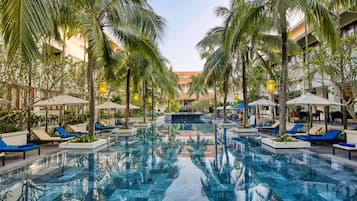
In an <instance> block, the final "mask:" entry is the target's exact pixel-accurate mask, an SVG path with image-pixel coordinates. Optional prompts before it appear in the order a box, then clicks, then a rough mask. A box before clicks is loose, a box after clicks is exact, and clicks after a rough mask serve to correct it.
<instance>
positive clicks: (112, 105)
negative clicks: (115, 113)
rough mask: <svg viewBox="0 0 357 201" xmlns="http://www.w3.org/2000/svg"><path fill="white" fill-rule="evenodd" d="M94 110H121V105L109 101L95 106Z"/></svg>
mask: <svg viewBox="0 0 357 201" xmlns="http://www.w3.org/2000/svg"><path fill="white" fill-rule="evenodd" d="M95 108H96V109H122V105H119V104H117V103H113V102H111V101H107V102H105V103H102V104H100V105H97V106H95Z"/></svg>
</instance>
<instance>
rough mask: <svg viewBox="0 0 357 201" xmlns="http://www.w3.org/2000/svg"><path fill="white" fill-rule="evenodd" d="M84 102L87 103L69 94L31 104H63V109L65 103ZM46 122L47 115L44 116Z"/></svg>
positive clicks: (41, 105) (35, 105) (42, 105)
mask: <svg viewBox="0 0 357 201" xmlns="http://www.w3.org/2000/svg"><path fill="white" fill-rule="evenodd" d="M84 104H88V101H87V100H83V99H80V98H77V97H73V96H69V95H60V96H55V97H53V98H50V99H47V100H42V101H39V102H37V103H35V104H33V106H34V107H50V106H63V109H64V106H65V105H84ZM63 121H64V111H63ZM46 122H47V116H46ZM46 126H47V123H46ZM46 130H47V128H46Z"/></svg>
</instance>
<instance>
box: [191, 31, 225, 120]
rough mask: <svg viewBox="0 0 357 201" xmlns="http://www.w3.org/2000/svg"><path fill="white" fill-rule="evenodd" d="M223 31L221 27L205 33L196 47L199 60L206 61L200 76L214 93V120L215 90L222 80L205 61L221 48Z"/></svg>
mask: <svg viewBox="0 0 357 201" xmlns="http://www.w3.org/2000/svg"><path fill="white" fill-rule="evenodd" d="M223 31H224V29H223V27H214V28H212V29H211V30H210V31H209V32H207V34H206V36H205V37H204V38H203V39H201V41H200V42H199V43H198V44H197V45H196V48H197V49H198V50H199V52H200V55H201V58H202V59H205V60H206V64H205V65H204V69H203V72H202V74H201V76H202V77H204V78H205V84H206V85H207V87H212V88H213V91H214V99H213V110H214V111H213V113H214V118H216V117H217V88H218V86H221V84H222V82H223V80H222V79H221V72H220V71H217V70H212V66H210V63H208V62H207V61H208V59H209V58H210V57H211V55H213V54H214V52H215V49H216V48H217V47H219V46H222V34H223ZM223 113H224V114H225V110H224V111H223ZM223 116H225V115H223Z"/></svg>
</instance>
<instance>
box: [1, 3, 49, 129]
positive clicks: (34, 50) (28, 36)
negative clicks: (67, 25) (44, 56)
mask: <svg viewBox="0 0 357 201" xmlns="http://www.w3.org/2000/svg"><path fill="white" fill-rule="evenodd" d="M53 11H54V7H53V4H52V1H46V0H39V1H30V0H22V1H12V0H3V1H0V12H1V25H0V26H1V31H2V33H3V37H4V42H5V47H6V49H7V52H8V62H12V60H13V59H14V57H15V55H16V54H17V53H19V55H21V59H22V61H23V63H24V64H25V65H26V67H27V74H28V78H27V79H28V91H27V106H28V109H27V110H28V112H27V129H28V132H29V134H30V133H31V106H32V103H33V100H32V96H31V94H32V90H31V89H32V64H33V63H34V62H35V60H36V59H38V58H39V56H40V52H39V49H40V48H39V47H38V42H39V40H40V39H41V37H46V36H48V35H50V33H52V31H53V30H54V29H53V18H52V16H53V14H52V13H53Z"/></svg>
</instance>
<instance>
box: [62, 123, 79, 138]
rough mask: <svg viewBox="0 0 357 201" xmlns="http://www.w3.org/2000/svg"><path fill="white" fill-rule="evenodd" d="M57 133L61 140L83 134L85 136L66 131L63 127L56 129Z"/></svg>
mask: <svg viewBox="0 0 357 201" xmlns="http://www.w3.org/2000/svg"><path fill="white" fill-rule="evenodd" d="M55 132H58V134H59V136H60V137H61V138H68V137H77V136H80V135H81V134H83V133H81V132H70V131H66V130H65V129H64V128H63V127H62V126H59V127H55Z"/></svg>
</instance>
